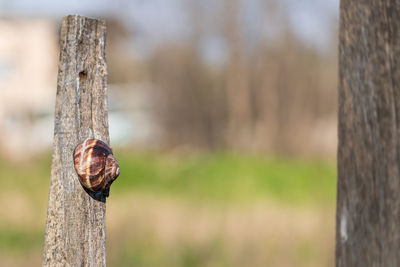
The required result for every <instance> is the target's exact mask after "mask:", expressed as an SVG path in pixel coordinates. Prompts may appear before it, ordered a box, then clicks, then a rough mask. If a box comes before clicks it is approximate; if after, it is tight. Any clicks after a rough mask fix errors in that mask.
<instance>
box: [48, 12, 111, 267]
mask: <svg viewBox="0 0 400 267" xmlns="http://www.w3.org/2000/svg"><path fill="white" fill-rule="evenodd" d="M105 36H106V26H105V22H104V21H103V20H97V19H89V18H86V17H81V16H78V15H74V16H67V17H65V18H63V21H62V26H61V38H60V58H59V66H58V68H59V69H58V82H57V97H56V109H55V127H54V145H53V161H52V170H51V179H50V193H49V203H48V210H47V222H46V235H45V246H44V253H43V263H42V265H43V266H105V265H106V246H105V239H106V232H105V210H106V206H105V201H98V200H95V199H93V198H92V197H90V196H89V195H88V193H86V192H85V191H84V190H83V188H82V186H81V185H80V183H79V181H78V178H77V175H76V172H75V169H74V163H73V158H72V154H73V150H74V148H75V146H76V145H77V144H78V143H79V142H80V141H81V140H84V139H85V138H87V137H94V138H98V139H101V140H103V141H104V142H106V143H108V144H109V141H110V140H109V134H108V116H107V97H106V93H107V70H106V67H107V66H106V59H105Z"/></svg>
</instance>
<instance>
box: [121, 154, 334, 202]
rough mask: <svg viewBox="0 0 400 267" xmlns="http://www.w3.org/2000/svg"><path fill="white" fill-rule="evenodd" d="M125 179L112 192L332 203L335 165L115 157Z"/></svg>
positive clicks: (244, 158)
mask: <svg viewBox="0 0 400 267" xmlns="http://www.w3.org/2000/svg"><path fill="white" fill-rule="evenodd" d="M116 155H117V157H118V159H119V163H120V167H121V176H120V178H118V180H117V182H116V183H115V185H113V190H115V191H116V192H128V191H131V190H140V191H143V190H144V191H152V192H157V193H167V194H173V195H177V196H187V197H194V198H195V199H198V198H204V199H207V200H218V201H219V200H223V201H236V200H254V199H260V198H269V199H275V200H277V201H284V202H289V203H294V202H299V203H305V202H306V203H309V202H314V201H315V202H316V203H327V204H331V203H334V200H335V194H336V168H335V165H334V163H332V162H323V161H306V160H294V159H274V158H268V157H259V156H248V155H239V154H227V153H216V154H211V155H210V154H204V155H189V156H183V155H179V156H176V155H174V156H171V155H169V156H168V155H157V154H131V153H126V152H120V153H118V152H116Z"/></svg>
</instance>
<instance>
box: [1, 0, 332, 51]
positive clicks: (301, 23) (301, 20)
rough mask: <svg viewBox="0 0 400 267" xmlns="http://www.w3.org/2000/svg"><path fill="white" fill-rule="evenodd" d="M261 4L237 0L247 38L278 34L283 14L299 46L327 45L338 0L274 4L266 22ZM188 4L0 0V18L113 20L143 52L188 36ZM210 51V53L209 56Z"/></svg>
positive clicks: (172, 0) (176, 0)
mask: <svg viewBox="0 0 400 267" xmlns="http://www.w3.org/2000/svg"><path fill="white" fill-rule="evenodd" d="M266 1H268V0H245V1H242V6H241V15H242V16H243V25H242V27H243V29H244V31H245V32H246V34H248V35H249V37H250V38H262V36H260V32H261V33H262V34H265V35H273V34H277V32H279V30H276V29H273V28H271V27H268V25H270V23H271V22H273V21H274V20H275V22H276V20H280V19H281V18H280V14H282V13H281V12H282V11H284V12H286V14H288V23H289V27H291V28H292V29H293V31H294V33H295V34H296V35H297V36H298V37H299V39H300V40H303V41H304V43H306V44H307V45H310V46H312V47H315V48H317V49H321V50H324V49H325V48H326V47H329V44H332V31H336V30H337V23H338V13H339V0H278V1H276V3H277V6H275V7H274V10H275V14H271V15H270V16H268V17H267V18H265V16H262V12H265V8H263V7H262V6H261V5H262V4H263V3H264V4H265V3H266ZM218 2H220V1H215V0H214V1H213V0H201V1H198V2H196V3H197V4H198V3H200V5H202V6H203V8H204V7H205V10H207V12H212V10H213V9H214V8H216V7H217V6H213V5H218ZM188 3H189V0H84V1H83V0H68V1H54V0H35V1H31V0H12V1H10V0H0V16H3V17H4V16H14V17H15V16H16V17H49V18H52V19H55V20H61V17H63V16H65V15H69V14H79V15H85V16H93V17H107V16H114V17H118V18H121V19H122V20H123V21H124V22H125V25H127V26H128V27H132V30H135V32H136V34H137V35H138V36H137V37H138V38H137V40H139V42H138V43H137V45H139V46H140V45H141V46H142V48H141V49H144V48H145V47H151V45H150V46H149V44H156V43H158V42H160V41H164V40H166V39H167V40H168V39H171V40H174V39H175V40H177V39H179V38H182V37H185V36H186V35H188V34H190V33H189V29H188V21H189V19H190V18H189V17H188V16H189V15H190V14H188V13H187V12H186V9H185V5H187V4H188ZM333 36H335V35H333ZM140 42H141V43H140ZM218 45H219V43H218V40H213V39H212V38H211V39H210V45H209V46H211V47H214V50H215V48H216V49H218ZM206 46H207V45H206ZM206 50H207V49H206ZM212 50H213V49H211V50H210V51H211V52H210V53H209V54H210V55H209V56H211V57H212V56H213V52H212ZM214 54H215V55H217V54H218V53H214Z"/></svg>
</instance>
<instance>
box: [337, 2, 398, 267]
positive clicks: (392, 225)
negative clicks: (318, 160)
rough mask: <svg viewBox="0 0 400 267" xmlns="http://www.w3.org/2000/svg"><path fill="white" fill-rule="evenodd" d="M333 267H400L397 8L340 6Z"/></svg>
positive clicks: (368, 4)
mask: <svg viewBox="0 0 400 267" xmlns="http://www.w3.org/2000/svg"><path fill="white" fill-rule="evenodd" d="M339 65H340V70H339V80H340V84H339V147H338V196H337V197H338V199H337V217H336V222H337V226H336V227H337V228H336V266H340V267H342V266H347V267H357V266H360V267H369V266H400V171H399V170H400V139H399V138H400V1H399V0H379V1H373V0H363V1H356V0H342V1H341V5H340V45H339Z"/></svg>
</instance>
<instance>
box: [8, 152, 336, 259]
mask: <svg viewBox="0 0 400 267" xmlns="http://www.w3.org/2000/svg"><path fill="white" fill-rule="evenodd" d="M115 154H116V155H117V158H118V160H119V163H120V167H121V176H120V177H119V178H118V180H117V182H116V183H115V184H114V185H113V186H112V190H111V196H110V198H109V199H108V202H107V261H108V263H109V266H278V267H279V266H333V248H334V212H335V208H334V207H335V192H336V169H335V165H334V163H333V162H324V161H311V160H310V161H308V160H293V159H285V158H281V159H276V158H270V157H259V156H251V155H240V154H232V153H215V154H197V155H182V154H180V155H177V154H156V153H131V152H128V151H118V150H116V151H115ZM50 163H51V157H50V156H49V155H46V156H42V157H38V158H36V159H33V160H32V161H30V162H24V163H20V162H19V163H16V162H9V161H7V160H4V159H3V160H1V161H0V177H1V183H2V186H3V188H2V194H1V195H0V201H1V202H2V203H3V207H4V208H3V209H2V210H1V211H0V266H27V264H28V265H29V266H36V265H40V261H41V253H42V246H43V237H44V227H45V218H46V206H47V198H48V186H49V176H50Z"/></svg>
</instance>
